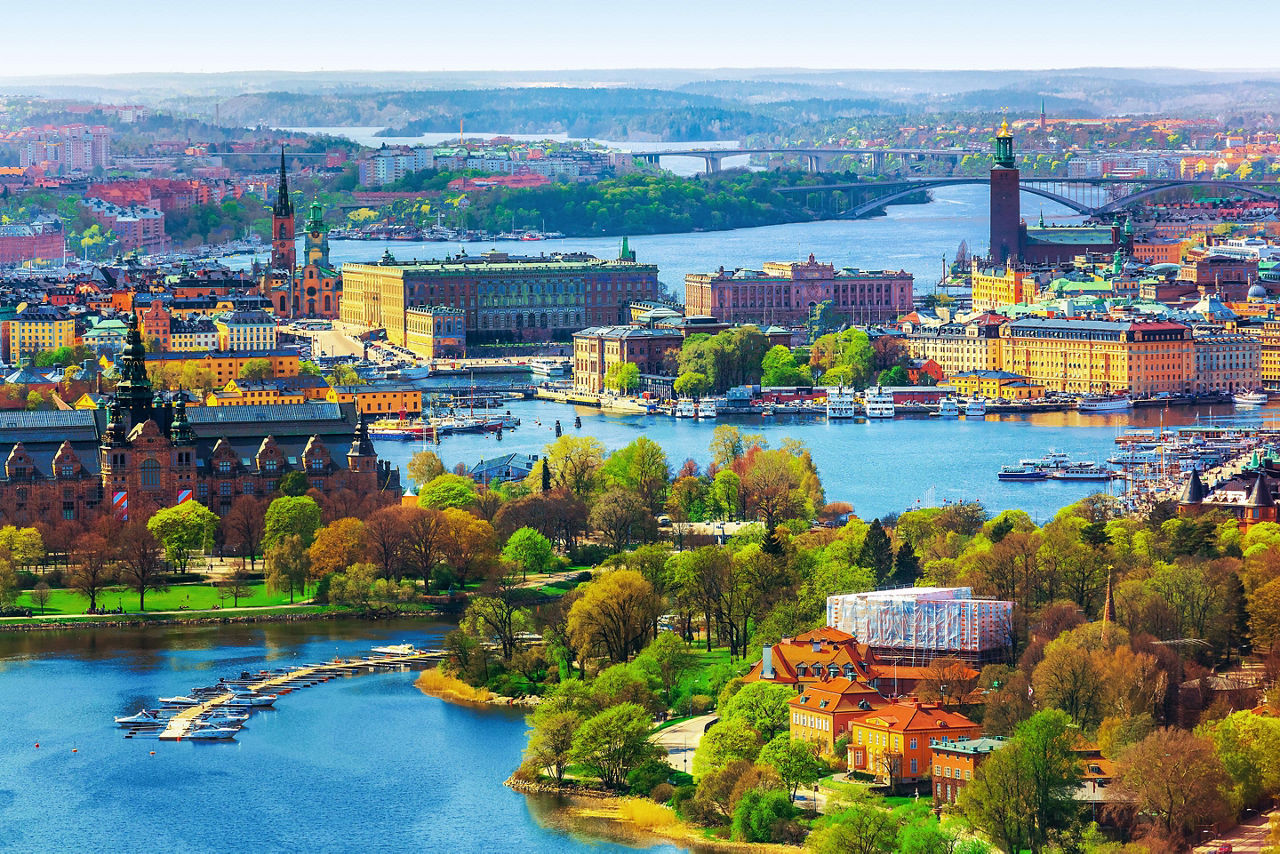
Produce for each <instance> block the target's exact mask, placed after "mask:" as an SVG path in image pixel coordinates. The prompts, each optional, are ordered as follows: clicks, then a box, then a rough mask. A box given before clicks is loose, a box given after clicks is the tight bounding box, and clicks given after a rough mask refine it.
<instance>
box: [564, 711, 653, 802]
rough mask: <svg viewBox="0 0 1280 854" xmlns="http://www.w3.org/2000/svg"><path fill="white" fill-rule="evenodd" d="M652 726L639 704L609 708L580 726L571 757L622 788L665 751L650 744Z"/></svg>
mask: <svg viewBox="0 0 1280 854" xmlns="http://www.w3.org/2000/svg"><path fill="white" fill-rule="evenodd" d="M650 725H651V721H650V718H649V715H648V713H647V712H645V710H644V709H642V708H640V707H639V706H637V705H636V704H635V703H622V704H621V705H618V706H614V707H612V708H609V709H605V710H604V711H602V712H600V713H599V714H596V715H593V716H592V717H590V718H588V719H587V720H586V721H584V722H583V723H582V725H581V726H579V727H578V730H577V732H576V733H575V734H574V736H573V747H572V748H571V750H570V757H571V758H572V760H573V761H574V762H575V763H577V764H578V765H581V766H582V767H583V768H584V769H586V770H587V772H588V773H590V774H591V775H593V776H595V777H596V778H598V779H599V780H600V782H601V783H603V784H604V785H605V786H608V787H610V788H614V789H616V788H620V787H621V786H622V785H623V783H625V782H626V779H627V774H628V773H630V771H631V769H633V768H635V767H637V766H639V765H642V764H643V763H644V762H646V761H648V760H649V759H653V758H657V757H658V756H659V755H660V754H662V753H663V752H664V751H663V750H662V748H660V747H658V746H657V745H655V744H654V743H653V742H651V741H649V728H650Z"/></svg>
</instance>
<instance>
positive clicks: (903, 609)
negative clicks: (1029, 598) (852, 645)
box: [827, 587, 1013, 653]
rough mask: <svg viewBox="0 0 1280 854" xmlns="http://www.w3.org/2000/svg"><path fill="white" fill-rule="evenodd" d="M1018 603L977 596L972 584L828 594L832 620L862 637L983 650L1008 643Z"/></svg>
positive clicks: (883, 643) (893, 644)
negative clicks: (1015, 605)
mask: <svg viewBox="0 0 1280 854" xmlns="http://www.w3.org/2000/svg"><path fill="white" fill-rule="evenodd" d="M1012 617H1013V603H1012V602H1003V601H1000V600H996V599H974V598H973V591H972V590H971V589H970V588H968V587H911V588H907V589H903V590H880V591H877V592H874V593H846V594H841V595H837V596H828V597H827V625H828V626H831V627H832V628H835V629H839V630H840V631H843V632H848V633H849V634H851V635H853V636H854V637H855V638H857V639H858V642H859V643H865V644H869V645H871V646H873V647H890V648H894V649H903V650H909V649H919V650H938V651H946V652H970V653H979V652H984V651H987V650H994V649H999V648H1001V647H1003V646H1005V645H1007V644H1008V643H1009V630H1010V626H1011V621H1012Z"/></svg>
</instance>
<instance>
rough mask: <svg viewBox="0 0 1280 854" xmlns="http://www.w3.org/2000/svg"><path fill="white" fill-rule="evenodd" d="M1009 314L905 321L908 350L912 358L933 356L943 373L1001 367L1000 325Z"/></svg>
mask: <svg viewBox="0 0 1280 854" xmlns="http://www.w3.org/2000/svg"><path fill="white" fill-rule="evenodd" d="M1008 319H1009V318H1007V317H1003V316H1001V315H997V314H983V315H981V316H979V317H976V318H973V319H972V320H969V321H967V322H965V323H941V324H932V325H925V324H916V323H904V324H903V329H904V330H905V331H906V333H907V334H906V337H905V343H906V346H907V351H908V352H909V353H910V354H911V356H912V358H915V359H933V361H934V362H936V363H937V364H938V367H939V368H941V369H942V372H943V373H944V374H947V375H948V376H950V375H951V374H957V373H961V372H964V371H994V370H998V369H999V368H1000V347H1001V339H1000V327H1001V325H1002V324H1004V323H1006V322H1007V321H1008Z"/></svg>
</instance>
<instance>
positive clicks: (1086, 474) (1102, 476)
mask: <svg viewBox="0 0 1280 854" xmlns="http://www.w3.org/2000/svg"><path fill="white" fill-rule="evenodd" d="M1048 475H1049V477H1052V478H1054V479H1055V480H1111V478H1113V477H1115V472H1113V471H1112V470H1111V469H1108V468H1102V467H1101V466H1099V465H1098V464H1097V463H1093V462H1080V463H1070V464H1068V465H1067V466H1065V467H1064V468H1061V469H1058V470H1056V471H1053V472H1049V473H1048Z"/></svg>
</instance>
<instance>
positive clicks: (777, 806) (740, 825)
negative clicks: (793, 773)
mask: <svg viewBox="0 0 1280 854" xmlns="http://www.w3.org/2000/svg"><path fill="white" fill-rule="evenodd" d="M795 814H796V808H795V807H794V806H793V805H792V804H791V798H788V797H787V795H786V793H785V792H776V791H761V790H759V789H751V790H749V791H747V792H746V793H744V794H743V796H742V797H741V798H740V799H739V800H738V805H737V806H736V807H734V809H733V824H732V825H731V827H730V834H731V836H732V838H733V839H735V840H737V841H739V842H780V841H782V839H783V836H784V835H785V830H784V827H785V825H786V824H787V823H788V822H789V821H790V820H791V819H792V818H794V817H795Z"/></svg>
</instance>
